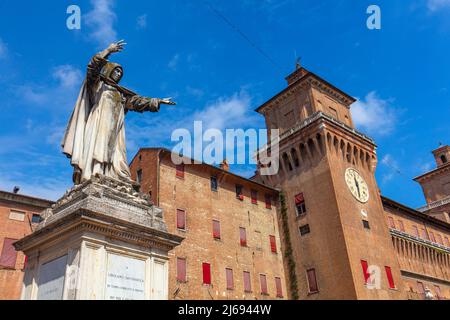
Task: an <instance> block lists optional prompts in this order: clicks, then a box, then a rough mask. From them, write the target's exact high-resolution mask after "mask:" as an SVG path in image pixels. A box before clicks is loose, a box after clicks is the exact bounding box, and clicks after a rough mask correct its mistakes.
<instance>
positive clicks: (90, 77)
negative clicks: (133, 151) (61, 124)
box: [62, 40, 175, 185]
mask: <svg viewBox="0 0 450 320" xmlns="http://www.w3.org/2000/svg"><path fill="white" fill-rule="evenodd" d="M124 45H125V43H124V42H123V40H121V41H119V42H117V43H113V44H111V45H110V46H109V47H108V48H107V49H106V50H104V51H102V52H100V53H98V54H96V55H95V56H94V57H93V58H92V60H91V61H90V62H89V65H88V68H87V75H86V79H85V80H84V82H83V85H82V88H81V91H80V94H79V96H78V100H77V102H76V105H75V109H74V111H73V113H72V116H71V117H70V120H69V123H68V125H67V129H66V132H65V135H64V138H63V141H62V148H63V153H64V154H65V155H66V156H67V157H68V158H70V161H71V165H72V166H73V168H74V173H73V182H74V183H75V185H77V184H80V183H83V182H84V181H87V180H89V179H90V178H91V177H92V176H93V175H96V174H100V175H104V176H107V177H110V178H114V179H118V180H121V181H124V182H131V174H130V168H129V167H128V162H127V155H126V147H125V127H124V120H125V114H126V113H127V111H136V112H144V111H150V112H158V111H159V106H160V104H169V105H174V104H175V103H174V102H172V101H171V98H166V99H158V98H147V97H141V96H139V95H137V94H135V93H134V92H132V91H130V90H128V89H126V88H124V87H121V86H119V81H120V79H121V78H122V75H123V69H122V67H121V66H120V65H119V64H116V63H113V62H109V61H108V57H109V56H110V54H112V53H115V52H120V51H122V50H123V47H124Z"/></svg>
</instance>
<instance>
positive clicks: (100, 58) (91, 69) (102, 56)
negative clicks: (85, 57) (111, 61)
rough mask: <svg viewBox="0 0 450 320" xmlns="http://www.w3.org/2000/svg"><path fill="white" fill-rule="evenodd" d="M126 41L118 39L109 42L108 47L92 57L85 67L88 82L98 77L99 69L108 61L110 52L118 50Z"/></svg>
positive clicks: (120, 49) (121, 48) (94, 80)
mask: <svg viewBox="0 0 450 320" xmlns="http://www.w3.org/2000/svg"><path fill="white" fill-rule="evenodd" d="M125 44H126V43H125V42H124V41H123V40H120V41H118V42H115V43H111V44H110V45H109V47H108V48H106V49H105V50H103V51H101V52H99V53H97V54H96V55H95V56H93V57H92V59H91V61H90V62H89V64H88V67H87V79H88V82H91V83H92V82H96V81H97V80H98V79H99V75H100V71H101V70H102V68H103V66H104V65H105V64H106V63H107V62H108V58H109V56H110V55H111V54H112V53H116V52H120V51H122V50H123V47H124V45H125Z"/></svg>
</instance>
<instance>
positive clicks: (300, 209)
mask: <svg viewBox="0 0 450 320" xmlns="http://www.w3.org/2000/svg"><path fill="white" fill-rule="evenodd" d="M295 210H296V212H297V216H301V215H303V214H305V213H306V204H305V198H304V197H303V193H299V194H298V195H296V196H295Z"/></svg>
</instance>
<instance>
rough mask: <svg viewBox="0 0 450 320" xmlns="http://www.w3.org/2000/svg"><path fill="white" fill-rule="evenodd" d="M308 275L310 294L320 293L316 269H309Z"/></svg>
mask: <svg viewBox="0 0 450 320" xmlns="http://www.w3.org/2000/svg"><path fill="white" fill-rule="evenodd" d="M307 274H308V286H309V293H314V292H318V291H319V288H318V286H317V278H316V269H309V270H308V271H307Z"/></svg>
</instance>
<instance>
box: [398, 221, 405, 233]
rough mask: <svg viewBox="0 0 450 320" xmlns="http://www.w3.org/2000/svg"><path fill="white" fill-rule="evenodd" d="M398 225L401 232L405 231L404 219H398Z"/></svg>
mask: <svg viewBox="0 0 450 320" xmlns="http://www.w3.org/2000/svg"><path fill="white" fill-rule="evenodd" d="M398 226H399V228H400V231H401V232H405V225H404V224H403V221H402V220H398Z"/></svg>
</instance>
